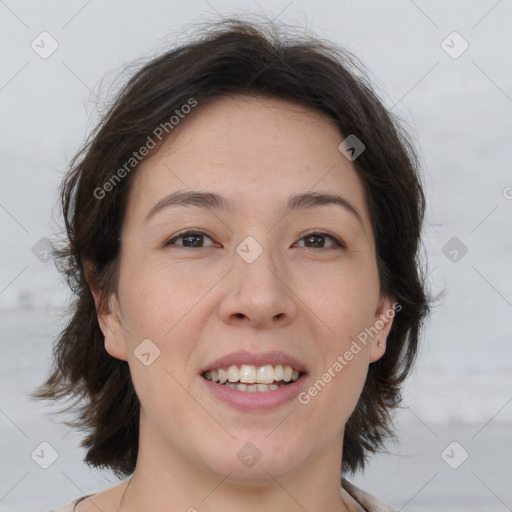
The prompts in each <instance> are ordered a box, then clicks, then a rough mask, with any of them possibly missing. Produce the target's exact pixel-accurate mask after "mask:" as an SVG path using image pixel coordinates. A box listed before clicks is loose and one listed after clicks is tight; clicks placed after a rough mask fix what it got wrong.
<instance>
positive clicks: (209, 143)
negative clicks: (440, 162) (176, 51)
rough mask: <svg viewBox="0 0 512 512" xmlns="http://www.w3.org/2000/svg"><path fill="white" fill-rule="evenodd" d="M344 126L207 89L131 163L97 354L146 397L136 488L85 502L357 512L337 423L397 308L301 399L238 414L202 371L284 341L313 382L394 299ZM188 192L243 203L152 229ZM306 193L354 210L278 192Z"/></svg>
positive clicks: (185, 210)
mask: <svg viewBox="0 0 512 512" xmlns="http://www.w3.org/2000/svg"><path fill="white" fill-rule="evenodd" d="M249 120H250V122H248V121H249ZM343 138H344V137H343V136H342V135H341V134H340V133H339V131H338V130H337V128H336V126H335V125H334V124H332V123H331V122H330V121H329V120H328V119H327V118H325V117H324V116H323V115H322V114H320V113H317V112H316V111H311V110H309V109H307V108H305V107H304V106H301V105H298V104H295V103H292V102H288V101H284V100H279V99H262V98H256V97H229V98H223V99H216V100H214V101H213V102H210V103H207V104H205V105H199V106H198V107H197V108H196V109H194V111H193V112H192V113H191V114H189V115H188V116H187V118H186V119H185V120H184V121H182V122H181V123H180V125H179V126H178V127H177V128H176V129H175V131H174V132H173V133H172V135H171V137H169V139H167V141H166V142H165V144H164V145H163V146H162V147H161V148H160V149H159V150H158V152H156V153H154V154H152V155H151V156H150V158H148V159H147V160H145V161H144V162H143V163H142V164H141V165H140V166H139V168H138V169H137V170H136V175H135V176H134V181H133V183H132V186H131V191H130V196H129V202H128V209H127V216H126V217H125V219H124V224H123V229H122V237H121V239H122V244H121V263H120V275H119V287H118V293H117V295H113V296H112V297H110V303H109V308H108V310H105V311H103V312H101V313H100V314H99V322H100V326H101V329H102V331H103V333H104V335H105V348H106V350H107V352H108V353H109V354H110V355H111V356H113V357H116V358H119V359H122V360H127V361H128V363H129V366H130V371H131V375H132V379H133V382H134V386H135V389H136V392H137V395H138V397H139V399H140V402H141V417H140V448H139V458H138V462H137V468H136V470H135V473H134V475H133V478H132V480H131V483H130V485H129V487H128V489H127V481H125V482H122V483H121V484H120V485H118V486H116V487H113V488H111V489H109V490H107V491H104V492H102V493H99V494H97V495H95V496H94V497H93V498H92V499H87V500H84V501H82V502H81V503H80V504H79V505H78V506H77V510H78V511H80V512H84V511H85V512H87V511H88V510H95V511H97V507H100V508H101V510H102V511H103V512H108V511H114V510H126V511H129V510H130V511H132V510H133V511H134V510H167V511H187V510H189V509H191V507H195V508H196V509H197V510H198V511H200V512H203V511H204V512H209V511H212V512H213V511H218V510H222V511H223V512H232V511H237V512H238V511H240V510H241V509H243V510H245V511H248V512H252V511H261V510H276V511H283V512H288V511H289V512H291V511H295V510H299V509H301V507H304V508H305V509H306V510H308V511H309V512H320V511H325V510H340V511H342V510H350V509H349V508H348V506H349V505H348V504H349V503H350V498H348V497H347V495H346V494H345V495H344V496H343V495H342V494H340V468H341V461H342V450H341V448H342V444H343V432H344V426H345V423H346V421H347V419H348V417H349V415H350V414H351V412H352V411H353V409H354V407H355V405H356V403H357V400H358V398H359V396H360V393H361V390H362V387H363V384H364V381H365V377H366V374H367V371H368V365H369V363H370V362H373V361H376V360H378V359H379V358H380V357H382V355H383V354H384V351H385V341H386V337H387V335H388V333H389V329H390V328H391V324H392V320H387V321H385V322H384V326H383V327H382V329H381V330H380V332H379V334H378V335H376V336H375V337H373V338H370V339H369V341H368V343H367V344H366V345H363V344H360V345H361V351H360V352H359V353H358V354H357V355H355V356H354V357H353V359H352V360H351V361H350V362H349V363H348V364H347V365H346V366H345V367H344V368H343V370H342V371H340V372H338V373H337V374H336V377H335V378H333V379H332V380H331V382H329V383H328V384H327V385H326V386H325V387H324V389H323V390H322V391H321V392H320V393H318V395H317V396H315V397H314V398H312V399H311V401H310V402H309V403H308V404H307V405H303V404H301V403H299V401H298V400H297V399H294V400H291V401H289V402H287V403H286V404H284V405H281V406H279V407H277V408H275V409H273V410H271V411H267V412H261V411H259V412H246V413H242V412H240V411H238V410H236V409H233V408H231V407H230V406H229V405H226V404H224V403H222V402H220V401H219V400H218V399H217V398H215V397H214V396H213V395H212V394H211V392H210V391H209V390H208V389H207V387H206V386H205V385H204V382H203V380H202V377H200V376H199V371H200V370H201V369H202V368H203V367H204V366H205V365H207V364H208V363H210V362H212V361H213V360H214V359H216V358H218V357H220V356H223V355H225V354H228V353H230V352H232V351H235V350H239V349H246V350H249V351H251V352H262V351H268V350H281V351H283V352H286V353H287V354H290V355H292V356H293V357H295V358H297V359H299V360H301V361H303V362H305V363H306V364H307V365H308V366H309V370H310V373H309V374H308V376H307V377H306V384H305V386H304V389H305V390H307V388H308V387H309V386H311V385H312V384H313V383H314V382H315V381H316V380H317V379H318V378H319V377H320V376H321V375H322V374H323V373H324V372H325V371H327V369H328V368H329V367H332V365H333V363H334V362H335V361H336V360H337V357H338V356H340V355H343V354H344V353H345V352H346V351H347V350H348V349H349V348H350V346H351V344H352V342H353V340H355V339H356V337H357V335H358V334H359V333H361V332H363V331H364V329H365V328H369V327H371V326H374V325H375V323H376V321H377V320H378V319H380V318H382V315H384V314H385V313H386V312H389V311H390V310H391V311H392V309H393V301H392V300H391V299H390V298H387V297H384V296H381V294H380V287H379V279H378V272H377V263H376V257H375V243H374V238H373V233H372V229H371V224H370V218H369V214H368V210H367V205H366V201H365V196H364V191H363V185H362V183H361V181H360V179H359V177H358V175H357V173H356V171H355V169H354V167H353V165H352V163H351V162H350V161H349V160H348V159H346V158H345V156H344V155H343V154H342V153H341V152H340V151H339V149H338V145H339V144H340V142H341V141H342V140H343ZM183 189H185V190H188V189H194V190H201V191H211V192H216V193H218V194H221V195H224V196H226V197H228V198H230V199H232V200H233V201H234V202H235V209H234V210H233V211H231V212H224V211H212V210H206V209H204V208H199V207H196V206H188V207H183V206H177V207H171V208H168V209H165V210H162V211H160V212H159V213H157V214H156V215H155V216H154V217H152V218H151V219H150V220H149V222H148V223H147V224H144V219H145V217H146V215H147V214H148V212H149V210H150V209H151V208H152V207H153V206H154V205H155V204H156V203H158V201H159V200H160V199H162V198H163V197H164V196H166V195H167V194H169V193H171V192H174V191H176V190H183ZM308 191H315V192H328V193H335V194H338V195H342V196H343V197H344V198H345V199H346V200H347V201H349V202H350V203H351V204H352V205H353V206H354V208H356V209H357V211H358V212H359V214H360V216H361V220H362V222H360V221H359V220H358V219H357V217H356V216H355V215H354V214H352V213H351V212H349V211H347V210H346V209H344V208H342V207H340V206H338V205H327V206H322V207H315V208H308V209H305V210H301V211H291V212H289V213H287V214H286V215H284V213H283V212H284V205H285V202H286V200H287V199H288V197H289V196H290V195H292V194H296V193H301V192H308ZM188 228H195V229H200V230H201V231H204V232H206V233H207V235H208V237H210V238H207V237H205V238H202V239H201V240H200V243H202V244H203V247H201V246H200V247H198V248H186V247H185V248H184V247H183V246H182V245H183V243H184V242H185V240H184V239H178V240H177V241H176V242H175V243H176V244H182V245H181V246H180V245H174V246H167V247H166V246H164V244H165V242H166V241H167V240H168V239H170V238H172V236H173V235H176V234H178V233H180V232H182V231H183V230H185V229H188ZM313 229H314V231H315V232H319V231H321V232H323V233H327V234H329V235H332V236H334V237H336V238H338V239H340V240H342V241H343V243H344V244H345V245H346V248H340V247H337V246H336V245H335V243H334V241H333V240H331V239H330V238H329V237H325V238H323V237H322V236H320V238H319V239H315V240H314V241H313V243H312V244H309V245H308V243H307V241H308V239H307V238H304V236H305V235H304V234H305V233H310V232H311V230H313ZM247 236H252V237H253V238H254V239H255V240H256V241H257V242H258V243H259V245H260V246H261V247H262V249H263V252H262V254H261V255H260V256H259V257H258V258H257V259H256V260H255V261H254V262H252V263H247V262H246V261H244V260H243V259H242V258H241V257H240V256H239V255H238V254H237V252H236V250H235V249H236V247H237V246H238V245H239V244H240V243H241V242H242V241H243V240H244V239H245V238H246V237H247ZM188 241H189V240H188ZM318 242H320V244H319V243H318ZM322 242H323V243H324V244H325V245H324V247H323V248H322V246H321V243H322ZM315 244H316V245H315ZM92 291H93V293H94V296H95V299H96V301H97V302H98V297H99V292H98V291H97V290H94V289H93V290H92ZM145 339H150V340H152V342H153V343H154V344H155V345H156V346H157V347H158V348H159V350H160V356H159V357H158V358H157V359H156V360H155V361H154V362H153V363H152V364H151V365H149V366H145V365H144V364H142V363H141V362H140V361H139V359H138V358H137V357H135V355H134V350H135V349H136V348H137V346H138V345H139V344H140V343H141V341H142V340H145ZM378 341H380V342H381V343H382V346H379V345H378V343H377V342H378ZM247 442H251V443H253V444H254V445H255V446H256V447H257V448H258V450H259V451H260V452H261V459H260V460H259V462H258V463H257V464H256V465H254V466H253V467H252V468H247V467H245V466H244V465H243V464H242V463H241V462H240V460H239V459H238V457H237V452H238V451H239V450H240V449H241V448H242V447H243V446H244V445H245V444H246V443H247ZM125 491H126V492H125ZM123 493H124V498H123V501H122V506H121V507H120V500H121V495H122V494H123Z"/></svg>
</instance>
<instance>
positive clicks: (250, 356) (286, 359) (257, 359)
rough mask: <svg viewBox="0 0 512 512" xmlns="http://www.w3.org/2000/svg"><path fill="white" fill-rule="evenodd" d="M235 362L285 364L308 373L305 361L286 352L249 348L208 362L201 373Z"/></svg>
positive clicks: (257, 364)
mask: <svg viewBox="0 0 512 512" xmlns="http://www.w3.org/2000/svg"><path fill="white" fill-rule="evenodd" d="M233 364H236V365H241V364H250V365H253V366H256V367H259V366H265V365H268V364H271V365H272V366H276V365H278V364H280V365H283V366H291V367H292V368H293V369H295V370H297V371H299V372H300V373H307V368H306V365H305V364H304V363H302V362H301V361H299V360H298V359H296V358H295V357H292V356H290V355H288V354H285V353H284V352H278V351H272V352H257V353H253V352H248V351H247V350H239V351H237V352H231V353H230V354H226V355H225V356H222V357H219V358H218V359H215V361H212V362H211V363H208V364H207V365H206V366H205V367H204V368H203V369H202V370H201V371H200V373H204V372H206V371H207V370H216V369H218V368H227V367H229V366H231V365H233Z"/></svg>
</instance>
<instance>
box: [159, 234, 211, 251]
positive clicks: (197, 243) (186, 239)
mask: <svg viewBox="0 0 512 512" xmlns="http://www.w3.org/2000/svg"><path fill="white" fill-rule="evenodd" d="M204 239H208V240H211V241H213V240H212V239H211V238H210V237H209V236H208V235H206V234H205V233H202V232H200V231H185V232H183V233H180V234H179V235H176V236H174V237H173V238H171V239H170V240H168V241H167V242H165V247H167V246H169V245H177V246H178V247H186V248H202V247H211V245H204ZM178 240H182V243H176V241H178Z"/></svg>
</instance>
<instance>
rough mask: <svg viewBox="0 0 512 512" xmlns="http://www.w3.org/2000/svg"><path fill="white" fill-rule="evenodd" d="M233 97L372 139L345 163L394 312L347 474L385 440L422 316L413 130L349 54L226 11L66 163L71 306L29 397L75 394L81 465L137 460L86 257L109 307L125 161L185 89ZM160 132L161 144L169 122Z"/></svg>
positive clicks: (119, 466)
mask: <svg viewBox="0 0 512 512" xmlns="http://www.w3.org/2000/svg"><path fill="white" fill-rule="evenodd" d="M234 94H237V95H238V94H248V95H258V96H266V97H276V98H281V99H287V100H291V101H294V102H297V103H300V104H302V105H305V106H309V107H312V108H314V109H316V110H318V111H320V112H322V113H324V114H326V115H327V116H328V117H329V118H330V119H331V120H332V121H333V122H335V123H336V125H337V126H338V127H339V131H340V134H342V136H344V137H346V136H348V135H349V134H353V135H355V136H356V137H357V138H358V139H360V140H361V141H362V142H363V143H364V144H365V146H366V148H365V150H364V152H363V153H361V154H360V156H359V157H358V158H357V159H356V160H354V161H353V165H354V166H355V169H356V171H357V172H358V174H359V176H360V178H361V180H362V182H363V184H364V187H365V193H366V199H367V204H368V208H369V213H370V218H371V222H372V227H373V232H374V235H375V243H376V257H377V264H378V271H379V279H380V285H381V292H382V293H383V294H384V295H386V296H388V297H390V298H392V299H393V300H395V301H396V302H398V303H399V304H400V308H401V309H400V312H399V313H397V315H396V316H395V318H394V321H393V325H392V328H391V331H390V334H389V336H388V342H387V349H386V353H385V355H384V356H383V357H382V358H381V359H380V360H379V361H377V362H375V363H372V364H370V368H369V371H368V376H367V379H366V382H365V385H364V389H363V392H362V394H361V397H360V399H359V402H358V404H357V406H356V408H355V410H354V411H353V413H352V415H351V416H350V418H349V420H348V422H347V424H346V428H345V437H344V443H343V468H342V469H343V470H344V471H352V472H354V471H356V470H357V469H359V468H363V467H364V464H365V460H366V456H367V455H368V454H371V453H373V452H375V451H376V450H377V449H379V448H380V447H381V446H382V445H383V442H384V440H385V438H386V437H388V436H390V435H392V416H391V411H392V410H393V409H394V408H396V407H397V406H398V405H399V404H400V402H401V396H400V388H401V385H402V382H403V380H404V379H405V377H406V376H407V374H408V373H409V371H410V369H411V367H412V364H413V362H414V359H415V357H416V354H417V348H418V340H419V334H420V329H421V326H422V323H423V320H424V318H425V316H426V315H427V314H428V312H429V299H428V297H427V293H426V286H425V277H424V273H423V272H424V271H423V270H422V266H421V262H420V255H419V245H420V235H421V227H422V223H423V216H424V209H425V199H424V195H423V191H422V186H421V180H420V176H419V165H418V160H417V157H416V154H415V151H414V148H413V147H412V145H411V144H410V142H409V139H408V136H407V134H406V133H405V132H404V131H403V129H402V128H401V127H400V124H399V123H398V122H397V120H396V119H394V118H393V117H392V115H391V114H390V113H389V112H388V111H387V110H386V109H385V108H384V106H383V105H382V103H381V101H380V100H379V99H378V97H377V95H376V93H375V92H374V91H373V89H372V87H371V85H370V80H369V79H368V78H367V77H366V74H365V73H364V71H363V70H362V68H361V66H360V65H359V64H357V61H356V59H355V58H354V57H353V56H351V55H350V54H348V53H347V52H345V51H343V50H341V49H339V48H338V47H336V46H334V45H332V44H331V43H328V42H325V41H322V40H319V39H318V38H316V37H310V36H297V37H294V38H292V37H284V36H282V35H280V34H279V33H278V29H276V28H275V27H273V28H272V30H271V29H269V28H267V27H265V26H263V25H261V26H259V25H257V24H255V23H248V22H245V21H240V20H233V19H229V20H224V21H221V22H216V23H212V24H210V25H209V26H208V28H207V30H206V32H204V33H203V32H202V31H199V32H198V35H197V38H195V39H194V40H191V41H189V42H188V43H187V44H184V45H183V46H181V47H178V48H177V49H172V50H170V51H167V52H165V53H163V54H162V55H159V56H158V57H156V58H153V59H151V60H150V61H149V62H147V63H146V64H145V65H144V66H143V67H141V68H140V69H139V70H137V71H136V73H135V74H134V75H133V76H132V77H131V78H130V79H129V80H128V82H127V83H126V84H125V85H124V86H123V87H122V88H121V90H120V92H119V93H118V94H117V96H116V98H115V99H114V102H113V104H112V105H111V107H110V108H109V110H108V112H107V113H106V114H105V115H104V116H103V118H102V120H101V122H100V123H99V124H98V126H97V127H96V128H95V129H94V130H93V132H92V133H91V134H90V136H89V138H88V139H87V141H86V142H85V143H84V145H83V147H82V148H81V149H80V150H79V152H78V153H77V154H76V155H75V157H74V158H73V159H72V161H71V164H70V168H69V171H68V172H67V174H66V175H65V177H64V179H63V182H62V184H61V189H60V199H61V204H62V212H63V217H64V222H65V227H66V232H67V239H66V240H65V244H64V245H63V246H61V247H60V248H56V249H54V256H55V261H56V265H57V268H58V269H59V271H61V272H62V273H63V274H64V275H65V276H66V278H67V282H68V284H69V286H70V288H71V290H72V291H73V294H74V302H73V303H72V305H71V308H70V309H71V318H70V320H69V321H68V323H67V325H66V327H65V328H64V329H63V330H62V332H61V333H60V335H59V338H58V340H57V343H56V344H55V346H54V367H53V368H52V371H51V373H50V375H49V376H48V378H47V380H46V381H45V382H44V384H42V385H41V386H40V387H39V388H38V390H37V391H36V392H34V393H33V396H34V397H36V398H48V399H61V398H74V399H75V402H74V403H73V404H72V405H71V406H70V407H75V406H77V405H78V403H79V402H80V407H79V408H78V410H77V411H76V412H77V421H72V422H67V423H68V425H71V426H74V427H81V428H82V429H85V430H87V431H88V435H87V437H86V438H85V439H84V440H83V442H82V446H83V447H85V448H87V454H86V458H85V461H86V462H87V463H88V464H89V465H91V466H94V467H97V468H102V467H104V468H110V469H111V470H113V471H114V473H115V474H116V475H118V476H121V477H122V476H126V475H129V474H131V473H132V472H133V471H134V469H135V465H136V461H137V453H138V442H139V439H138V435H139V400H138V398H137V395H136V393H135V390H134V387H133V384H132V381H131V377H130V371H129V367H128V364H127V362H126V361H121V360H119V359H116V358H114V357H111V356H110V355H109V354H108V353H107V352H106V351H105V348H104V337H103V333H102V331H101V330H100V327H99V324H98V319H97V310H96V306H95V302H94V299H93V295H92V294H91V291H90V288H89V286H88V283H87V280H86V272H85V264H86V263H87V264H88V265H91V268H92V269H93V270H94V272H93V274H92V277H91V279H92V281H91V282H92V283H93V284H94V288H97V289H98V290H99V291H100V292H101V301H100V304H99V305H98V310H100V309H102V308H105V307H108V306H107V301H108V298H109V296H110V295H111V294H112V293H116V292H117V278H118V263H119V257H118V256H119V242H118V239H119V236H120V231H121V226H122V223H123V218H124V213H125V208H126V202H127V196H128V192H129V189H130V184H131V181H132V178H133V176H134V173H135V172H136V162H133V161H132V164H133V165H132V167H133V170H131V169H127V167H126V163H127V162H129V161H130V159H131V158H133V154H134V151H137V150H138V149H139V148H141V147H143V146H144V145H147V143H148V140H149V138H152V139H154V138H155V129H157V127H159V126H168V125H169V124H170V123H169V119H170V116H172V115H173V114H174V113H176V111H177V110H179V109H180V108H181V107H182V106H183V105H186V104H187V103H189V104H190V100H191V98H192V99H194V101H197V102H198V103H199V104H203V103H205V102H206V101H208V100H209V99H212V98H216V97H220V96H229V95H234ZM165 123H167V125H165ZM165 132H166V133H165V135H164V136H163V137H161V141H162V142H163V141H164V140H165V138H166V137H167V136H168V135H169V134H170V133H172V130H171V129H169V130H168V131H167V130H165ZM340 140H341V139H340ZM158 142H160V140H159V141H158ZM123 166H124V167H123ZM121 168H124V169H125V171H126V172H124V173H123V172H120V169H121ZM129 171H131V172H129ZM116 172H117V174H118V177H119V176H120V175H122V179H119V180H118V181H116V183H115V186H112V187H107V188H108V193H104V192H98V191H101V190H103V191H105V190H106V189H105V184H106V183H107V182H108V181H109V180H110V182H112V178H113V177H114V174H115V173H116ZM98 196H101V197H98Z"/></svg>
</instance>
